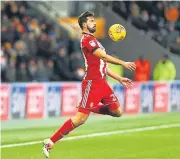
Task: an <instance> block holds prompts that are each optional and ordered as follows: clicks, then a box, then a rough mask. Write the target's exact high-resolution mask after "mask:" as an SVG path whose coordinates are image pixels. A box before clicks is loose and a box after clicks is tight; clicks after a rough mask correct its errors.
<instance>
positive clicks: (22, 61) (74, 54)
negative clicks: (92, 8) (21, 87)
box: [0, 1, 84, 82]
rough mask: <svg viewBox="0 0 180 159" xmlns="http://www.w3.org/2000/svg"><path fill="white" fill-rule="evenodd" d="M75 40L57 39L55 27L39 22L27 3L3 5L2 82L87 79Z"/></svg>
mask: <svg viewBox="0 0 180 159" xmlns="http://www.w3.org/2000/svg"><path fill="white" fill-rule="evenodd" d="M79 49H80V48H79V42H78V40H75V39H69V38H66V39H65V38H62V37H58V38H57V37H56V34H55V24H53V23H51V22H50V21H48V20H43V21H40V20H39V19H37V18H36V17H35V16H33V14H31V9H30V8H29V6H28V4H27V3H26V1H22V2H20V1H18V2H17V1H16V2H15V1H3V2H1V51H0V58H1V81H2V82H28V81H77V80H81V79H82V77H83V75H84V64H83V57H82V55H81V53H80V50H79Z"/></svg>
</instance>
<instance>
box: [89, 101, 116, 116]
mask: <svg viewBox="0 0 180 159" xmlns="http://www.w3.org/2000/svg"><path fill="white" fill-rule="evenodd" d="M118 106H119V105H118V104H117V103H111V104H106V105H98V106H96V107H93V108H91V111H92V112H94V113H98V114H103V115H111V112H110V111H109V110H116V109H117V108H118Z"/></svg>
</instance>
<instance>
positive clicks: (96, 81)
mask: <svg viewBox="0 0 180 159" xmlns="http://www.w3.org/2000/svg"><path fill="white" fill-rule="evenodd" d="M78 23H79V26H80V27H81V29H82V38H81V50H82V54H83V56H84V60H85V67H86V74H85V76H84V79H83V81H82V99H81V102H80V104H79V106H78V111H77V114H76V115H75V116H74V117H73V118H70V119H69V120H67V121H66V122H65V123H64V124H63V125H62V126H61V127H60V128H59V130H57V131H56V132H55V133H54V134H53V135H52V136H51V137H50V138H49V139H46V140H44V146H43V153H44V154H45V156H46V157H47V158H48V157H49V152H50V149H51V148H52V147H53V145H54V144H55V143H56V142H57V141H59V140H60V139H62V138H63V137H64V136H66V135H67V134H69V132H71V131H72V130H73V129H75V128H77V127H78V126H80V125H82V124H84V122H85V121H86V120H87V119H88V117H89V114H90V113H91V112H94V113H99V114H104V115H110V116H113V117H120V116H121V115H122V109H121V107H120V103H119V102H118V99H117V97H116V96H115V95H114V93H113V90H112V89H111V88H110V86H109V85H108V84H107V82H106V79H105V78H106V76H107V75H108V76H111V77H112V78H114V79H116V80H117V81H119V82H120V83H121V84H122V85H123V86H125V87H126V88H130V87H131V86H132V81H131V80H130V79H128V78H124V77H120V76H119V75H116V74H115V73H113V72H112V71H111V70H110V69H108V63H112V64H116V65H122V66H124V67H125V68H127V69H129V70H131V71H133V70H135V69H136V65H135V63H134V62H124V61H122V60H119V59H116V58H114V57H112V56H110V55H108V54H106V51H105V49H104V47H103V46H102V45H101V44H100V43H99V41H98V40H97V39H96V38H95V37H94V36H93V33H95V31H96V22H95V18H94V14H93V13H92V12H90V11H86V12H84V13H82V14H81V15H80V16H79V18H78ZM99 103H102V104H101V105H100V104H99Z"/></svg>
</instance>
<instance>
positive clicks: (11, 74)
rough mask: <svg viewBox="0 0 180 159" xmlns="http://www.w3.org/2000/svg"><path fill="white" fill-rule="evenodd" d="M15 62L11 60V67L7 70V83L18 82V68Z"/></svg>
mask: <svg viewBox="0 0 180 159" xmlns="http://www.w3.org/2000/svg"><path fill="white" fill-rule="evenodd" d="M15 64H16V62H15V60H14V59H11V60H10V62H9V65H8V67H7V70H6V81H7V82H16V67H15Z"/></svg>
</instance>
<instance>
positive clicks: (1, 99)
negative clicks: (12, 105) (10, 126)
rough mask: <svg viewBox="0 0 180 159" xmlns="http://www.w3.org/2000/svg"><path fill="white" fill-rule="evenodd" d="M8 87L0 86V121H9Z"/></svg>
mask: <svg viewBox="0 0 180 159" xmlns="http://www.w3.org/2000/svg"><path fill="white" fill-rule="evenodd" d="M9 102H10V85H9V84H1V85H0V117H1V118H0V119H1V120H8V119H9Z"/></svg>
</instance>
